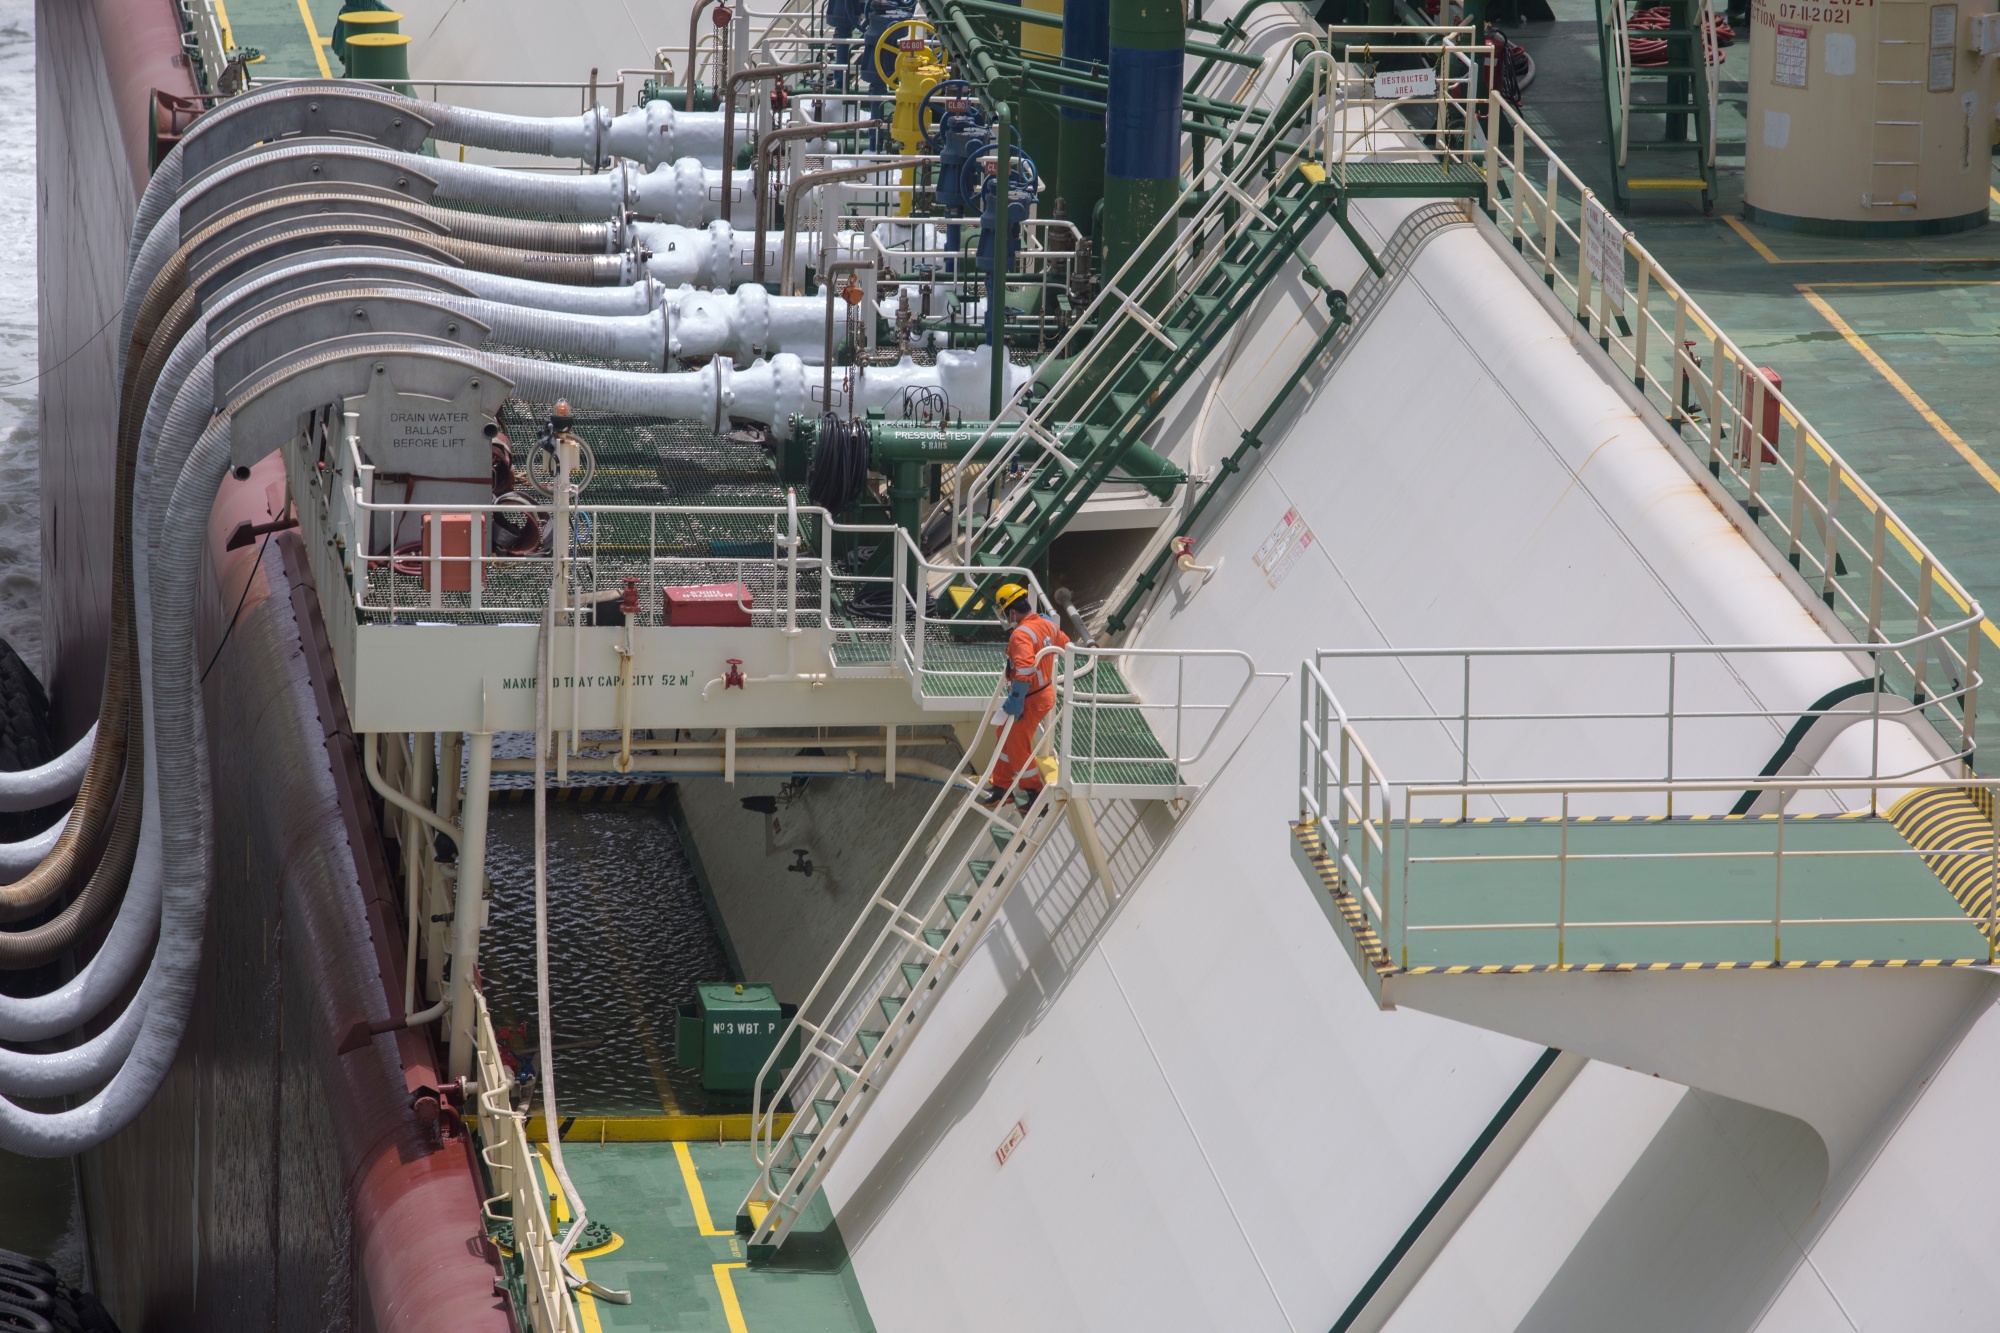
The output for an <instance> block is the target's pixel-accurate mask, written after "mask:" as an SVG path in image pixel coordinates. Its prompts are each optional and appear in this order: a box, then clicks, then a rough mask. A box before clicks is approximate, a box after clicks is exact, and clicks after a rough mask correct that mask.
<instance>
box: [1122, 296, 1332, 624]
mask: <svg viewBox="0 0 2000 1333" xmlns="http://www.w3.org/2000/svg"><path fill="white" fill-rule="evenodd" d="M1321 281H1322V282H1324V279H1322V280H1321ZM1316 285H1317V284H1316ZM1326 299H1327V307H1328V309H1329V310H1330V311H1331V312H1332V317H1331V319H1329V321H1328V322H1327V326H1326V327H1325V328H1324V329H1321V330H1320V333H1319V336H1318V337H1317V338H1315V339H1313V345H1312V347H1311V348H1309V349H1308V350H1307V352H1306V354H1305V355H1304V356H1303V357H1301V358H1299V363H1298V365H1297V366H1295V367H1293V369H1292V373H1291V375H1290V376H1289V377H1288V378H1287V379H1286V380H1285V383H1284V386H1283V387H1282V388H1280V389H1279V390H1278V392H1277V394H1276V396H1274V397H1273V398H1272V399H1271V402H1270V405H1269V406H1267V407H1266V408H1265V409H1264V411H1263V413H1262V414H1261V415H1260V416H1259V417H1258V418H1257V420H1256V422H1255V423H1254V424H1252V425H1251V427H1250V429H1249V430H1246V431H1244V432H1243V438H1242V441H1241V443H1239V444H1238V445H1237V446H1236V449H1235V451H1234V452H1233V453H1231V454H1230V455H1229V457H1228V458H1225V459H1223V460H1222V462H1221V463H1220V464H1218V465H1217V467H1216V470H1215V476H1214V477H1212V478H1210V480H1209V482H1208V484H1207V485H1206V486H1204V487H1202V489H1201V494H1200V495H1198V496H1196V497H1195V501H1194V504H1193V505H1192V506H1191V507H1190V508H1189V509H1188V513H1187V517H1186V518H1184V519H1182V520H1181V523H1180V528H1179V531H1178V533H1177V534H1176V535H1177V536H1182V537H1185V536H1187V535H1188V534H1190V533H1192V532H1193V531H1194V525H1195V523H1196V522H1197V521H1198V520H1199V519H1200V518H1201V516H1202V513H1203V511H1204V510H1206V509H1207V508H1208V505H1209V502H1210V501H1211V500H1213V499H1215V497H1216V496H1217V495H1218V494H1220V493H1221V491H1222V483H1223V482H1224V481H1226V480H1228V478H1229V475H1230V474H1231V473H1233V472H1239V471H1241V470H1242V468H1243V459H1244V458H1245V456H1246V455H1248V454H1249V452H1250V451H1251V450H1252V449H1261V448H1263V447H1264V431H1265V429H1266V428H1267V427H1269V426H1270V424H1271V422H1272V421H1274V420H1275V419H1276V418H1277V415H1278V413H1279V411H1280V410H1281V409H1283V407H1284V405H1285V403H1286V401H1287V400H1288V399H1290V398H1291V396H1292V390H1294V389H1296V388H1298V387H1299V383H1300V381H1302V380H1303V379H1305V377H1306V375H1307V374H1308V373H1309V372H1310V371H1311V370H1312V368H1313V366H1315V365H1316V364H1318V362H1319V359H1320V357H1321V356H1322V355H1324V354H1325V352H1326V349H1327V348H1328V347H1330V346H1331V345H1332V344H1333V340H1334V338H1335V337H1337V336H1338V335H1339V333H1340V331H1341V330H1342V329H1344V328H1346V327H1347V324H1348V313H1347V294H1346V293H1345V292H1339V291H1332V290H1327V298H1326ZM1134 447H1135V448H1136V447H1137V446H1134ZM1172 558H1173V544H1172V543H1171V542H1169V543H1168V544H1167V546H1166V548H1165V549H1164V550H1162V551H1161V552H1160V553H1159V554H1158V555H1156V556H1154V557H1153V562H1152V563H1151V564H1149V565H1147V566H1146V571H1145V573H1143V574H1141V575H1140V576H1139V577H1138V579H1137V580H1135V581H1134V582H1133V584H1132V591H1131V592H1130V593H1128V594H1126V597H1125V601H1124V602H1123V603H1122V604H1121V605H1120V606H1119V608H1118V612H1117V614H1116V615H1114V616H1112V617H1111V619H1110V620H1108V621H1106V622H1105V628H1106V629H1107V630H1108V631H1109V632H1111V633H1113V634H1116V633H1117V632H1118V631H1120V630H1122V629H1124V628H1125V618H1126V617H1127V616H1129V615H1131V614H1132V610H1133V608H1134V607H1136V606H1137V605H1138V604H1139V600H1140V599H1141V598H1142V597H1144V596H1145V595H1146V594H1147V593H1148V592H1149V591H1151V590H1152V587H1153V585H1154V584H1155V583H1156V582H1158V581H1159V577H1160V571H1161V570H1163V569H1164V568H1166V564H1167V561H1169V560H1170V559H1172Z"/></svg>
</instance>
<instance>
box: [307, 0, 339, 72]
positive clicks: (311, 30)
mask: <svg viewBox="0 0 2000 1333" xmlns="http://www.w3.org/2000/svg"><path fill="white" fill-rule="evenodd" d="M299 17H300V18H302V19H304V20H305V22H306V36H308V37H310V38H312V53H313V59H314V60H317V61H318V62H319V76H320V77H321V78H322V79H330V78H332V77H333V67H332V66H331V65H329V64H327V63H326V52H325V51H324V50H323V49H322V48H323V47H326V46H329V45H331V44H332V41H333V39H332V38H330V37H321V36H320V35H319V28H318V27H317V26H316V25H315V24H314V23H313V12H312V10H311V9H309V8H307V7H306V0H299Z"/></svg>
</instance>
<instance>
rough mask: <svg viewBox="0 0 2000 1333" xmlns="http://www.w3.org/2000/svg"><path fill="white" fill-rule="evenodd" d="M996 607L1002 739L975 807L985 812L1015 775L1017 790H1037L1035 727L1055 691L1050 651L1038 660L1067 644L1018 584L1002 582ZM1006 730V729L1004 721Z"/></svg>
mask: <svg viewBox="0 0 2000 1333" xmlns="http://www.w3.org/2000/svg"><path fill="white" fill-rule="evenodd" d="M993 600H994V601H995V602H997V603H998V604H999V606H1000V614H1001V615H1003V616H1005V617H1006V618H1007V624H1008V625H1009V627H1010V628H1009V631H1008V634H1007V697H1006V698H1005V699H1004V700H1002V701H1001V704H1000V711H1001V712H1002V713H1003V714H1005V717H1004V718H1003V719H1002V721H1001V723H1000V726H1001V727H1002V728H1003V739H1002V742H1001V748H1000V758H999V761H998V762H996V763H995V764H994V765H993V782H992V785H991V786H989V787H987V789H986V794H985V795H984V796H982V797H980V798H979V800H980V804H981V805H984V806H987V807H988V808H991V807H993V806H996V805H998V804H1000V801H1001V799H1002V798H1003V797H1005V796H1006V794H1007V788H1008V787H1010V786H1012V785H1013V782H1014V778H1015V776H1016V775H1017V774H1018V775H1019V776H1020V779H1021V786H1020V790H1021V791H1023V792H1025V793H1027V794H1029V795H1033V794H1034V793H1036V792H1039V791H1040V790H1041V789H1042V776H1041V774H1040V772H1038V771H1037V770H1036V768H1035V764H1034V750H1035V729H1036V728H1037V727H1039V726H1041V725H1042V719H1043V718H1045V717H1047V716H1048V715H1049V710H1050V709H1051V708H1053V707H1055V702H1056V692H1055V688H1054V682H1055V663H1054V661H1052V660H1051V659H1052V658H1053V657H1054V656H1055V655H1054V654H1053V653H1051V654H1049V655H1048V656H1047V657H1044V656H1042V655H1041V654H1042V650H1043V649H1045V648H1050V647H1055V648H1062V647H1066V646H1067V645H1068V644H1069V636H1068V635H1067V634H1064V633H1063V632H1062V631H1061V630H1060V629H1057V628H1056V626H1055V625H1054V624H1052V623H1050V621H1049V619H1048V617H1046V616H1042V615H1038V614H1036V612H1035V608H1034V604H1033V603H1032V602H1031V601H1030V600H1029V598H1028V590H1027V589H1026V588H1023V587H1022V586H1021V585H1020V584H1018V583H1004V584H1002V585H1000V591H999V592H997V593H995V594H994V595H993ZM1009 720H1011V721H1012V724H1013V725H1012V726H1011V727H1009V726H1008V721H1009Z"/></svg>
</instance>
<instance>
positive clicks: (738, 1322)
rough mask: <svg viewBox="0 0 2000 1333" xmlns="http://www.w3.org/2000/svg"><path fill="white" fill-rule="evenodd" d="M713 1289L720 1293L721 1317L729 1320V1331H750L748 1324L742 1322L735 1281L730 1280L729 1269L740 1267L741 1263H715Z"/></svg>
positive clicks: (736, 1332)
mask: <svg viewBox="0 0 2000 1333" xmlns="http://www.w3.org/2000/svg"><path fill="white" fill-rule="evenodd" d="M714 1267H715V1289H716V1290H717V1291H719V1292H721V1293H722V1317H723V1318H724V1319H727V1320H728V1321H729V1333H750V1325H748V1324H746V1323H744V1322H743V1307H742V1306H741V1305H739V1304H737V1301H736V1283H735V1282H734V1281H733V1280H731V1278H730V1276H729V1270H730V1269H732V1268H741V1267H743V1265H742V1264H716V1265H715V1266H714Z"/></svg>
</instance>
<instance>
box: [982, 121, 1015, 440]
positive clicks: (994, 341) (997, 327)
mask: <svg viewBox="0 0 2000 1333" xmlns="http://www.w3.org/2000/svg"><path fill="white" fill-rule="evenodd" d="M996 92H997V90H996ZM995 100H996V102H997V110H996V111H995V112H994V116H993V170H994V173H995V176H996V177H997V183H996V184H995V186H994V190H995V196H994V199H993V222H994V226H993V258H992V265H993V267H992V269H991V270H990V273H991V276H990V277H989V278H988V279H987V284H986V322H987V324H989V325H990V326H991V328H992V334H991V337H990V338H989V340H988V344H987V345H988V346H990V347H991V348H992V349H993V391H992V394H991V399H992V406H991V407H990V408H988V409H987V415H988V416H989V417H991V418H993V419H995V420H998V419H999V416H1000V408H1001V405H1002V404H1003V403H1004V402H1005V400H1006V397H1007V315H1006V310H1007V265H1008V263H1009V262H1010V260H1011V258H1012V256H1010V255H1009V254H1008V253H1007V210H1008V207H1009V205H1011V204H1012V202H1013V198H1012V196H1013V192H1014V179H1013V168H1014V122H1013V117H1011V116H1009V115H1008V114H1007V101H1006V99H1005V98H1004V97H996V99H995Z"/></svg>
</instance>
